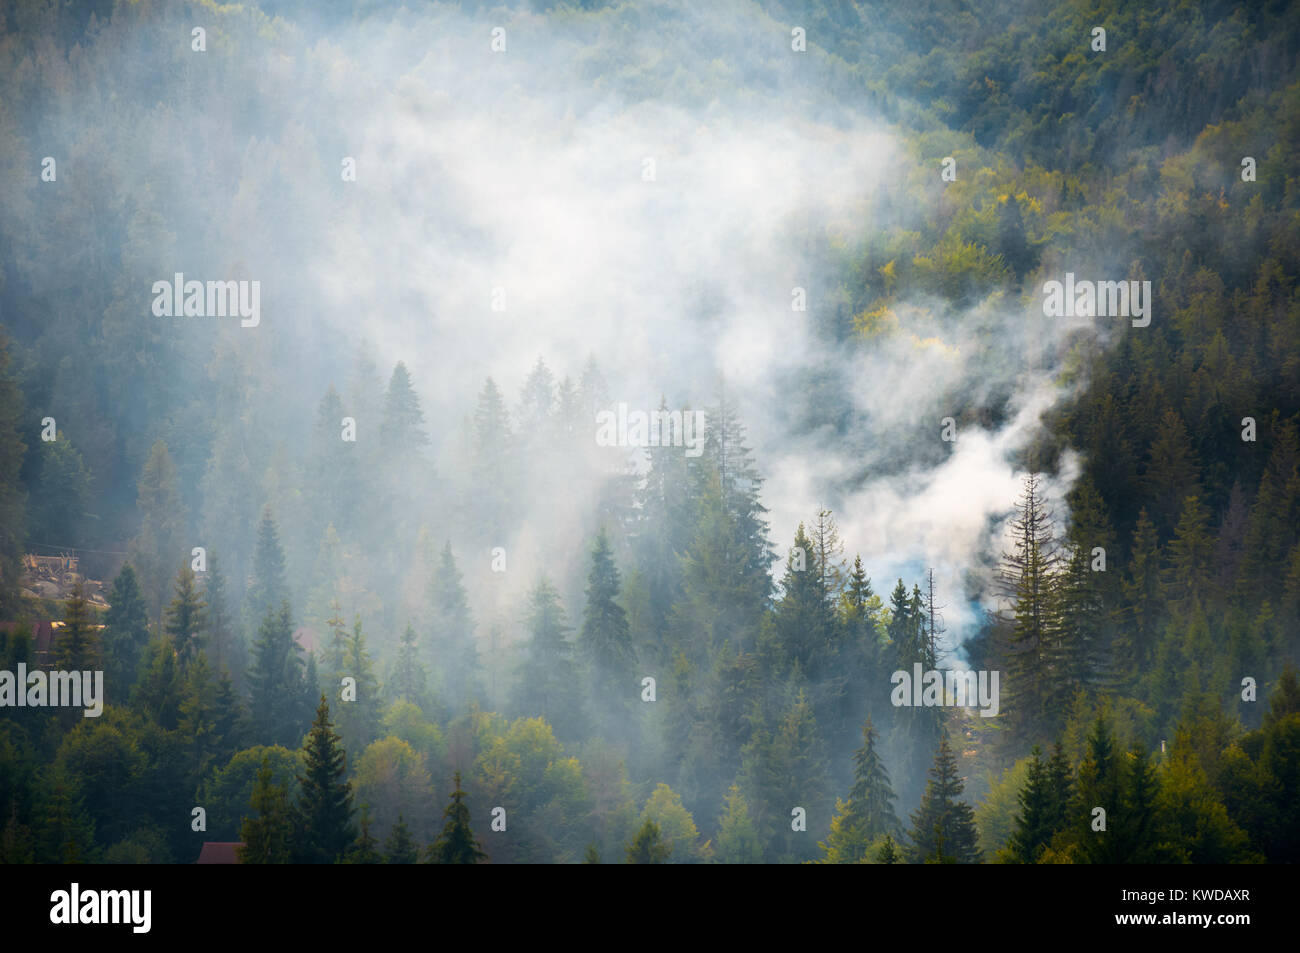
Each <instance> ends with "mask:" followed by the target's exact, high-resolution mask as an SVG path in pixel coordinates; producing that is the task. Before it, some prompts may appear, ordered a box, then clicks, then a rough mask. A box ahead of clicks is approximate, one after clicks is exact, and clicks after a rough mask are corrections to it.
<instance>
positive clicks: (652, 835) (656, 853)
mask: <svg viewBox="0 0 1300 953" xmlns="http://www.w3.org/2000/svg"><path fill="white" fill-rule="evenodd" d="M672 852H673V845H672V844H665V843H664V842H663V840H662V838H661V837H660V836H659V825H658V824H656V823H655V822H654V821H652V820H650V818H648V817H647V818H646V820H645V823H644V824H642V825H641V829H640V830H639V831H637V832H636V836H635V837H633V838H632V843H630V844H628V845H627V862H628V863H629V864H666V863H668V858H669V856H670V855H671V854H672Z"/></svg>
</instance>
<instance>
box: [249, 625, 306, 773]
mask: <svg viewBox="0 0 1300 953" xmlns="http://www.w3.org/2000/svg"><path fill="white" fill-rule="evenodd" d="M290 613H291V610H290V609H289V604H288V603H287V602H284V603H281V604H280V609H279V611H278V612H271V611H268V612H267V614H266V616H265V617H264V618H263V619H262V625H261V628H260V629H259V630H258V637H257V642H256V643H255V644H254V646H253V667H252V670H251V671H250V672H249V676H248V681H249V686H250V688H251V689H252V719H253V729H254V731H255V732H256V737H257V739H258V740H259V741H261V742H262V743H264V744H281V745H284V746H285V747H288V748H294V747H297V746H298V743H299V741H300V740H301V739H302V731H303V727H304V722H303V721H302V720H301V715H302V712H301V702H302V699H301V691H302V685H303V681H304V679H303V664H302V657H301V656H302V647H301V646H300V645H299V644H298V643H297V641H296V640H295V639H294V637H293V621H292V616H291V614H290Z"/></svg>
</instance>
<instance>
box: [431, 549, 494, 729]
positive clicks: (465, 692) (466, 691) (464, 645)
mask: <svg viewBox="0 0 1300 953" xmlns="http://www.w3.org/2000/svg"><path fill="white" fill-rule="evenodd" d="M426 652H427V653H428V657H429V658H430V659H431V661H432V663H433V669H432V670H433V672H434V673H435V677H436V678H437V686H438V697H439V698H441V699H445V701H446V703H447V705H448V706H449V707H450V708H451V710H452V712H460V711H463V710H465V708H467V707H468V706H469V704H470V703H471V702H472V701H476V700H478V699H480V698H481V690H480V687H479V681H480V667H479V660H478V649H477V647H476V645H475V643H474V618H473V616H472V615H471V614H470V609H469V598H468V596H467V595H466V594H465V587H464V586H463V585H462V583H461V575H460V570H459V569H458V568H457V567H456V557H455V556H453V555H452V552H451V543H450V542H448V543H447V544H446V545H445V546H443V550H442V555H441V557H440V559H439V561H438V565H437V567H436V568H435V570H434V573H433V580H432V583H431V585H430V590H429V639H428V643H427V647H426Z"/></svg>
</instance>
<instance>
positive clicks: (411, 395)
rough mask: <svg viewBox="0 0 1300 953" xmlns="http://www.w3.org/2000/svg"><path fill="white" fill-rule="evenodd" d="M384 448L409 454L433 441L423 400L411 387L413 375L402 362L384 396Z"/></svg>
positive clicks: (397, 366) (381, 426)
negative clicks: (425, 415) (421, 407)
mask: <svg viewBox="0 0 1300 953" xmlns="http://www.w3.org/2000/svg"><path fill="white" fill-rule="evenodd" d="M380 429H381V433H382V436H383V439H384V445H385V447H387V448H388V450H389V451H390V452H392V453H398V454H401V453H408V452H410V451H411V450H412V449H415V448H417V447H421V446H423V445H424V444H426V443H428V442H429V435H428V434H427V433H425V430H424V414H423V413H422V412H421V410H420V399H419V397H417V396H416V393H415V389H414V388H413V387H412V386H411V375H410V374H408V373H407V370H406V365H405V364H404V363H402V362H401V361H398V362H397V365H396V366H395V367H394V368H393V375H392V377H390V378H389V380H388V392H387V393H386V394H385V395H384V416H383V422H382V423H381V425H380Z"/></svg>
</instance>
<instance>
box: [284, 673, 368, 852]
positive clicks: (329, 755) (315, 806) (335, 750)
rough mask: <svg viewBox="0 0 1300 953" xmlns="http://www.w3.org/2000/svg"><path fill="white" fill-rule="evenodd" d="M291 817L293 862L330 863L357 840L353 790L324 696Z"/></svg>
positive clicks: (306, 748)
mask: <svg viewBox="0 0 1300 953" xmlns="http://www.w3.org/2000/svg"><path fill="white" fill-rule="evenodd" d="M298 784H299V794H298V804H297V807H296V809H295V811H294V819H295V825H294V826H295V832H294V836H295V843H294V853H295V861H296V862H297V863H304V864H332V863H335V862H336V861H337V860H338V859H339V858H341V857H342V856H343V855H344V853H345V852H346V851H347V849H348V847H349V846H350V845H351V844H352V842H353V840H354V839H355V838H356V828H355V827H354V825H353V823H352V790H351V787H350V785H349V784H348V780H347V755H346V754H345V753H344V750H343V745H342V743H341V739H340V738H339V736H338V735H337V734H335V733H334V727H333V725H332V724H331V723H330V708H329V703H328V702H327V701H326V700H325V696H324V695H322V696H321V699H320V707H319V708H317V709H316V720H315V721H314V722H312V726H311V731H310V732H308V734H307V740H306V741H305V742H304V743H303V773H302V774H301V775H299V776H298Z"/></svg>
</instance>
